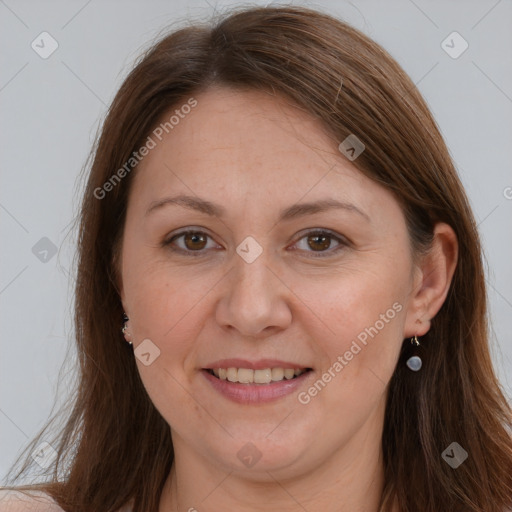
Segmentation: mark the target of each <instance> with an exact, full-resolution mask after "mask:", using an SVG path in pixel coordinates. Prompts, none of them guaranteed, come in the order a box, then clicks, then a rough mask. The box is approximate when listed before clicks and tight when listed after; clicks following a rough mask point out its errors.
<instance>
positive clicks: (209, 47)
mask: <svg viewBox="0 0 512 512" xmlns="http://www.w3.org/2000/svg"><path fill="white" fill-rule="evenodd" d="M212 85H220V86H229V87H235V88H249V89H258V90H266V91H270V92H272V93H276V94H281V95H284V96H285V97H287V98H288V99H289V100H292V101H293V102H294V103H295V104H296V105H298V106H300V107H302V108H303V109H304V110H306V111H307V112H309V113H310V114H311V115H312V116H313V117H315V118H317V119H319V120H320V121H321V122H322V123H323V125H324V126H325V128H326V130H327V133H329V134H330V136H332V138H333V140H334V141H337V142H338V143H339V142H341V141H343V140H344V139H345V138H346V137H347V136H348V135H350V134H355V135H356V136H357V137H358V138H359V139H360V140H361V141H362V142H363V143H364V144H365V147H366V149H365V151H364V152H363V153H362V154H361V155H360V156H359V157H358V158H357V160H355V161H354V162H353V164H354V165H355V166H356V167H357V168H358V169H359V170H360V171H361V172H363V173H364V174H365V175H367V176H368V177H370V178H371V179H373V180H376V181H377V182H378V183H379V184H381V185H382V186H384V187H386V188H387V189H388V190H391V191H392V192H393V193H394V194H395V197H396V198H397V200H398V201H399V203H400V204H401V205H402V208H403V211H404V214H405V216H406V220H407V226H408V229H409V233H410V238H411V244H412V247H413V248H414V249H415V251H416V253H417V254H420V253H421V252H422V251H426V250H428V247H429V243H430V242H431V239H432V232H433V226H434V224H435V223H436V222H438V221H442V222H446V223H448V224H449V225H450V226H451V227H452V228H453V229H454V231H455V233H456V235H457V238H458V242H459V257H458V263H457V268H456V270H455V274H454V277H453V280H452V283H451V287H450V291H449V294H448V296H447V298H446V301H445V303H444V304H443V306H442V308H441V310H440V311H439V313H438V314H437V315H436V317H435V318H434V319H433V320H432V324H431V329H430V331H429V332H428V333H427V334H426V335H425V336H424V338H423V340H424V342H423V343H422V346H421V347H420V350H422V353H421V356H422V359H423V362H424V364H423V368H422V370H421V378H418V375H417V374H414V375H413V373H412V372H410V371H409V370H408V369H406V365H405V363H404V362H405V359H406V358H407V355H408V354H407V350H408V349H407V346H406V344H404V348H403V349H402V353H401V356H400V360H399V361H398V364H397V367H396V370H395V372H394V374H393V377H392V379H391V381H390V383H389V393H388V399H387V407H386V416H385V423H384V431H383V437H382V448H383V455H384V464H385V487H384V492H383V496H382V501H381V506H380V511H382V512H387V511H391V510H392V506H393V504H397V505H398V508H399V510H400V511H411V512H417V511H421V512H439V511H446V510H450V511H462V510H464V511H472V512H477V511H478V512H481V511H485V512H503V510H504V509H505V508H506V507H510V506H511V505H512V442H511V437H510V429H511V427H512V414H511V410H510V408H509V406H508V404H507V400H506V398H505V397H504V394H503V392H502V390H501V388H500V385H499V382H498V381H497V378H496V376H495V373H494V370H493V367H492V362H491V358H490V354H489V346H488V325H487V298H486V288H485V280H484V272H483V264H482V252H481V246H480V241H479V236H478V232H477V228H476V224H475V220H474V217H473V215H472V212H471V209H470V207H469V204H468V200H467V197H466V195H465V193H464V190H463V187H462V185H461V182H460V180H459V178H458V176H457V172H456V170H455V168H454V165H453V162H452V160H451V158H450V156H449V153H448V150H447V148H446V145H445V143H444V141H443V139H442V137H441V135H440V132H439V129H438V127H437V125H436V123H435V121H434V119H433V118H432V115H431V114H430V112H429V110H428V108H427V106H426V104H425V102H424V100H423V99H422V97H421V95H420V93H419V92H418V90H417V88H416V87H415V85H414V84H413V83H412V81H411V80H410V79H409V77H408V76H407V75H406V74H405V72H404V71H403V70H402V69H401V67H400V66H399V65H398V64H397V62H396V61H395V60H394V59H393V58H392V57H390V55H388V53H386V52H385V51H384V50H383V49H382V48H381V47H380V46H379V45H377V44H376V43H375V42H373V41H371V40H370V39H369V38H368V37H366V36H365V35H364V34H362V33H361V32H359V31H358V30H356V29H354V28H352V27H351V26H349V25H347V24H346V23H344V22H342V21H339V20H337V19H335V18H333V17H330V16H329V15H326V14H323V13H320V12H318V11H315V10H310V9H307V8H301V7H264V8H263V7H258V8H243V9H238V10H235V11H232V12H231V13H229V15H227V16H225V17H221V18H220V19H214V20H212V22H211V23H204V24H194V25H192V26H189V27H184V28H181V29H179V30H176V31H175V32H173V33H171V34H170V35H167V36H166V37H164V38H163V39H161V40H160V41H159V42H158V43H157V44H155V45H154V46H152V47H151V48H150V49H149V50H148V51H147V52H146V54H145V55H143V56H142V57H141V58H140V60H139V62H138V63H137V64H136V66H135V68H134V69H133V70H132V71H131V73H130V74H129V76H128V77H127V78H126V80H125V81H124V83H123V85H122V86H121V88H120V90H119V92H118V94H117V95H116V97H115V99H114V101H113V103H112V105H111V107H110V110H109V112H108V115H107V117H106V119H105V121H104V124H103V129H102V132H101V136H100V137H99V140H98V143H97V145H96V147H95V148H94V151H93V155H94V158H93V161H92V166H91V169H90V173H89V176H88V181H87V185H86V190H85V193H84V196H83V202H82V205H81V211H80V214H79V221H80V224H79V236H78V268H77V281H76V290H75V292H76V302H75V331H76V332H75V335H76V343H77V354H78V366H79V376H78V386H77V390H76V393H75V394H74V395H73V402H72V410H71V412H70V414H69V417H68V419H67V422H66V424H65V425H64V427H63V429H62V430H61V431H60V432H59V433H58V436H57V437H56V441H55V444H54V446H55V447H56V450H57V452H58V457H57V459H56V461H55V463H54V465H53V466H52V467H51V468H50V470H51V471H50V470H49V471H48V476H47V481H46V482H44V483H40V484H39V485H38V486H36V487H37V488H39V489H42V490H45V491H46V492H48V493H49V494H51V495H52V496H53V497H54V499H55V500H56V501H57V502H58V503H59V504H60V505H61V506H62V507H63V508H64V509H65V510H69V511H71V510H72V511H75V512H86V511H87V512H88V511H91V510H94V511H105V512H107V511H109V512H111V511H114V510H116V509H118V508H119V507H121V506H122V505H123V504H125V503H127V502H129V501H130V500H132V499H133V500H134V509H133V510H134V512H138V511H144V512H156V511H157V509H158V503H159V499H160V494H161V492H162V488H163V485H164V482H165V480H166V478H167V476H168V474H169V471H170V468H171V465H172V462H173V447H172V443H171V437H170V430H169V425H168V424H167V423H166V422H165V420H164V419H163V418H162V417H161V415H160V414H159V412H158V411H157V410H156V409H155V407H154V406H153V404H152V402H151V400H150V398H149V396H148V395H147V393H146V391H145V389H144V386H143V384H142V382H141V379H140V378H139V374H138V371H137V367H136V364H135V361H134V357H133V352H132V350H131V349H130V347H129V345H127V344H126V343H125V342H124V340H123V339H122V337H121V334H120V326H121V325H122V313H123V310H122V305H121V301H120V297H119V293H118V288H117V286H116V283H117V277H118V270H119V269H118V268H117V267H116V261H117V260H116V256H117V255H118V254H119V250H120V248H121V241H122V232H123V226H124V221H125V212H126V204H127V198H128V194H129V191H130V183H131V181H132V179H133V175H134V173H135V172H136V166H135V168H134V169H133V170H132V171H131V172H127V173H126V174H127V175H126V177H124V178H123V179H122V180H120V181H119V182H116V183H115V185H113V186H112V187H111V190H109V191H108V193H106V194H104V197H103V198H101V199H98V195H99V194H98V189H99V188H101V187H103V185H104V184H105V183H106V182H107V181H108V180H109V179H111V177H112V175H113V174H114V173H115V172H116V170H118V169H120V168H122V167H123V166H124V165H125V163H126V162H127V161H129V159H130V157H131V156H132V155H133V152H134V151H136V150H137V149H138V148H140V147H141V146H142V145H143V144H144V142H145V140H146V139H147V137H148V135H149V134H150V133H151V131H152V129H154V127H155V126H156V124H157V123H158V122H159V120H160V119H161V116H162V114H163V113H165V112H168V111H170V109H171V108H174V107H175V106H179V105H180V104H183V103H185V102H186V101H187V100H189V99H190V98H192V97H194V96H195V97H197V95H198V94H199V93H200V92H201V91H204V90H205V89H206V88H208V87H210V86H212ZM95 191H96V194H95ZM424 347H425V348H424ZM42 438H43V437H42V435H41V436H40V437H39V438H38V439H36V440H35V441H34V442H33V444H32V447H34V446H36V444H37V442H38V440H39V439H42ZM452 442H457V443H458V444H459V445H460V446H462V447H463V448H464V449H465V450H466V451H467V452H468V454H469V456H468V459H467V460H466V461H465V462H464V463H463V464H462V465H460V466H459V467H458V468H457V469H453V468H452V467H450V465H448V464H447V463H446V462H445V461H444V460H443V458H442V456H441V455H442V452H443V451H444V450H445V449H446V448H447V447H448V446H449V445H450V444H451V443H452ZM29 463H30V458H28V457H27V460H26V461H25V463H24V465H23V467H22V468H21V470H20V471H19V472H18V474H17V475H16V478H17V477H19V476H20V475H21V474H23V472H24V471H25V470H26V469H27V468H28V466H29ZM16 478H15V480H13V481H16ZM18 488H19V487H18ZM25 488H28V487H25Z"/></svg>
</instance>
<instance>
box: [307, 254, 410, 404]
mask: <svg viewBox="0 0 512 512" xmlns="http://www.w3.org/2000/svg"><path fill="white" fill-rule="evenodd" d="M404 264H405V262H404ZM396 267H397V264H394V265H393V267H391V266H390V267H388V270H385V268H378V267H374V268H373V269H372V270H371V271H370V270H366V271H362V270H360V271H357V272H353V271H351V272H350V273H346V274H345V275H341V274H340V275H339V276H337V277H336V278H335V279H332V280H331V281H330V282H329V286H325V287H322V288H317V287H315V288H313V289H311V288H310V289H309V290H310V292H309V293H310V297H311V304H312V309H313V311H314V312H315V313H316V314H315V316H311V315H309V318H310V319H311V323H310V324H309V325H308V326H306V327H305V328H306V329H308V330H309V331H310V332H311V335H312V339H313V340H314V343H315V345H316V348H317V350H318V351H319V354H318V356H319V357H318V359H319V360H321V361H322V368H321V370H320V371H319V373H320V374H321V376H323V380H324V381H327V382H326V384H327V385H326V386H325V387H329V389H330V391H329V394H330V393H333V394H337V395H339V396H338V398H341V397H343V400H341V401H340V400H338V403H345V404H347V403H352V404H354V406H357V404H358V403H359V404H364V402H365V400H370V399H372V397H377V396H379V395H380V394H381V393H382V392H383V391H384V389H385V387H386V385H387V383H388V382H389V379H390V378H391V375H392V373H393V371H394V369H395V366H396V361H397V359H398V355H399V352H400V347H401V344H402V332H403V326H404V322H405V311H406V303H405V300H406V293H407V279H406V277H405V276H404V277H403V279H402V278H400V277H399V276H396V275H394V272H391V271H390V269H392V268H396ZM402 268H405V267H402ZM312 290H313V291H312ZM297 295H299V296H301V297H307V296H308V295H307V291H306V288H304V289H302V290H299V291H297ZM314 296H316V297H317V301H316V303H315V302H314V301H313V297H314ZM308 302H309V301H308ZM304 318H305V317H304ZM317 387H318V388H322V384H320V385H319V386H317ZM322 389H323V388H322ZM312 394H315V391H313V390H312ZM306 399H307V398H306ZM325 399H326V400H328V401H331V400H330V398H328V397H327V396H325ZM331 403H332V402H331Z"/></svg>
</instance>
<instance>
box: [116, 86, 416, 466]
mask: <svg viewBox="0 0 512 512" xmlns="http://www.w3.org/2000/svg"><path fill="white" fill-rule="evenodd" d="M195 99H196V101H197V105H196V106H195V107H194V108H192V109H182V110H180V113H181V115H180V116H179V122H177V123H175V124H173V125H172V129H169V125H168V127H167V130H168V132H169V133H166V132H165V130H163V135H164V136H161V135H160V138H161V139H162V140H161V141H160V140H159V138H158V137H155V136H154V135H152V137H153V139H154V141H155V143H156V146H155V147H153V148H152V149H151V150H150V151H149V154H148V155H147V156H146V157H145V158H144V159H143V160H142V162H141V163H140V165H139V167H138V169H137V170H136V171H134V172H136V176H134V178H135V179H134V182H133V183H132V185H133V187H132V189H131V192H130V199H129V204H128V210H127V218H126V225H125V230H124V238H123V246H122V254H121V276H122V283H121V297H122V301H123V305H124V307H125V311H126V312H127V314H128V316H129V318H130V324H129V326H130V330H131V332H132V339H133V347H134V349H135V356H136V358H137V359H136V361H137V366H138V369H139V372H140V376H141V378H142V381H143V383H144V385H145V387H146V389H147V392H148V394H149V396H150V397H151V400H152V401H153V403H154V404H155V406H156V407H157V409H158V410H159V411H160V413H161V414H162V416H163V417H164V418H165V419H166V421H167V422H168V423H169V425H170V427H171V432H172V436H173V442H174V445H175V450H176V453H177V454H179V453H189V454H191V453H195V454H200V456H201V457H202V458H203V459H206V460H207V461H209V462H210V463H212V464H215V465H216V466H222V467H223V468H224V469H225V470H227V471H230V470H234V469H235V470H246V471H251V472H252V474H253V475H258V474H261V475H263V472H266V471H273V472H274V473H273V474H275V475H285V474H286V475H292V474H294V473H297V472H299V471H307V470H311V469H312V468H314V467H315V465H318V464H321V463H323V462H325V461H326V460H328V459H329V457H331V455H332V454H333V453H334V452H336V451H338V450H341V449H343V448H347V449H348V447H349V446H351V444H352V445H353V446H354V456H356V453H357V452H356V450H357V448H356V443H355V440H356V439H358V443H359V444H358V445H357V446H359V447H360V446H361V442H363V441H361V440H362V438H367V436H368V435H369V434H370V433H372V437H375V436H374V433H375V432H379V431H380V429H381V428H382V421H383V417H384V416H383V415H384V406H385V397H386V390H387V385H388V382H389V380H390V378H391V375H392V373H393V371H394V369H395V365H396V362H397V359H398V354H399V351H400V347H401V344H402V343H403V339H404V338H405V337H409V336H413V335H414V334H416V333H417V334H420V333H418V332H417V331H415V330H414V322H415V320H416V319H415V318H413V316H414V315H413V314H412V313H411V312H410V307H409V306H410V302H411V296H412V293H413V291H414V289H415V288H416V287H417V285H418V283H417V279H416V272H415V267H414V265H413V262H412V255H411V249H410V243H409V238H408V233H407V229H406V224H405V220H404V216H403V213H402V211H401V208H400V207H399V204H398V203H397V201H396V200H395V199H394V197H393V196H392V195H391V194H390V193H389V192H388V191H386V190H385V189H384V188H382V187H381V186H379V185H378V184H376V183H375V182H373V181H372V180H370V179H368V178H367V177H365V176H364V175H363V174H362V173H361V172H359V171H358V170H357V169H356V168H355V167H354V165H353V164H352V163H351V162H350V161H349V160H348V159H347V158H345V157H344V156H342V154H341V153H340V151H339V150H338V144H339V143H340V142H341V141H333V140H332V138H330V137H329V136H328V135H327V134H326V132H324V131H323V130H322V127H321V125H320V124H319V123H318V122H317V121H315V120H313V119H312V118H310V117H309V116H308V115H306V114H305V113H304V112H303V111H301V110H299V109H297V108H295V107H292V106H291V105H289V104H287V103H286V102H284V101H282V100H278V99H276V98H275V97H271V96H269V95H267V94H265V93H263V92H258V91H252V92H240V91H233V90H229V89H218V88H217V89H210V90H209V91H207V92H203V93H201V94H199V95H197V96H196V97H195ZM183 103H184V104H185V103H186V101H184V102H183ZM176 108H177V109H178V110H179V109H180V107H179V106H177V107H176ZM189 110H190V112H189V113H188V114H184V112H185V111H186V112H188V111H189ZM173 112H174V109H173ZM173 112H170V113H169V115H166V116H164V118H165V120H167V119H168V118H169V117H170V116H171V115H172V114H173ZM174 121H175V120H174ZM160 131H162V130H160ZM158 133H160V132H158ZM360 135H361V138H363V136H364V133H362V134H360ZM177 196H187V197H189V199H183V198H182V199H181V200H180V201H176V202H173V203H171V202H167V203H165V202H162V201H164V200H166V199H168V198H171V197H177ZM334 201H337V202H339V203H340V204H339V206H336V207H333V206H329V205H327V203H328V202H331V203H334ZM206 202H208V203H207V204H206ZM317 203H318V205H320V203H325V204H324V206H325V205H327V206H325V207H323V208H322V207H320V206H313V204H317ZM157 204H160V206H155V205H157ZM194 204H196V205H199V204H202V206H201V207H197V208H193V205H194ZM305 205H307V206H305ZM188 230H190V231H195V232H196V233H197V234H196V235H194V234H189V235H187V234H184V232H186V231H188ZM319 232H320V233H319ZM218 368H221V370H220V372H218ZM228 368H236V369H230V370H228ZM239 368H242V370H241V371H237V370H238V369H239ZM306 368H308V369H311V370H309V371H306V372H304V373H302V374H301V375H299V376H298V377H297V378H294V379H288V378H287V377H290V376H291V373H290V370H293V369H300V370H303V369H306ZM286 369H288V371H287V372H285V371H284V370H286ZM213 370H215V372H214V373H218V374H219V377H217V376H215V375H212V374H211V372H212V371H213ZM255 370H257V371H255ZM253 379H256V381H257V382H253V383H251V381H253ZM271 379H275V380H271ZM238 380H240V381H243V382H231V381H238ZM268 380H271V383H268ZM177 456H178V455H177ZM260 471H261V473H259V472H260Z"/></svg>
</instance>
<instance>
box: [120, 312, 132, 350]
mask: <svg viewBox="0 0 512 512" xmlns="http://www.w3.org/2000/svg"><path fill="white" fill-rule="evenodd" d="M128 320H129V318H128V315H127V314H126V313H123V321H124V325H123V328H122V329H121V332H122V333H123V336H124V339H125V340H126V341H127V342H128V343H129V344H130V345H131V344H132V341H131V340H132V335H131V334H130V333H129V332H128V331H127V329H128V323H127V322H128Z"/></svg>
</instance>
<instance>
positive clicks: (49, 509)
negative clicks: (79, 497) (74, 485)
mask: <svg viewBox="0 0 512 512" xmlns="http://www.w3.org/2000/svg"><path fill="white" fill-rule="evenodd" d="M0 512H65V511H64V510H63V509H62V508H60V507H59V506H58V505H57V503H56V502H55V500H54V499H53V498H52V497H51V496H49V495H48V494H46V493H44V492H41V491H17V490H16V491H15V490H10V489H0Z"/></svg>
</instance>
